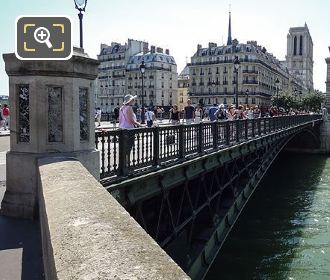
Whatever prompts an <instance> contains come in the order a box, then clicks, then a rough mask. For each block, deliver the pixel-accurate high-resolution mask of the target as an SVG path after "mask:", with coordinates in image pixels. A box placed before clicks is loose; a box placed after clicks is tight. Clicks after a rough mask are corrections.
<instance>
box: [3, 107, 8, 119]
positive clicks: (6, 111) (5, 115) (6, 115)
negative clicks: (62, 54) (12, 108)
mask: <svg viewBox="0 0 330 280" xmlns="http://www.w3.org/2000/svg"><path fill="white" fill-rule="evenodd" d="M2 115H3V116H4V117H8V116H9V109H8V108H7V107H5V108H3V109H2Z"/></svg>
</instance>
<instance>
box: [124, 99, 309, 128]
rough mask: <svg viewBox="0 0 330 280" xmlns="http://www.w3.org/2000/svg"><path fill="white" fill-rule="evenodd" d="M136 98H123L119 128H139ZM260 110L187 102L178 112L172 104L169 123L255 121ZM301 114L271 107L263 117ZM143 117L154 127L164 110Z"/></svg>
mask: <svg viewBox="0 0 330 280" xmlns="http://www.w3.org/2000/svg"><path fill="white" fill-rule="evenodd" d="M135 99H136V96H133V95H126V96H125V98H124V102H123V106H122V107H121V108H120V109H118V111H119V113H118V116H119V127H120V128H134V127H140V126H141V123H140V119H141V118H137V116H136V114H135V113H134V110H133V104H134V102H135ZM261 113H262V112H261V110H260V108H259V107H258V105H253V106H243V105H239V106H238V107H237V108H236V106H235V105H234V104H231V105H229V106H226V105H224V104H220V105H218V104H213V106H211V107H210V108H208V109H206V108H205V107H203V105H202V104H198V105H197V106H196V107H194V106H193V105H192V104H191V100H190V99H188V100H187V105H186V106H185V107H184V109H183V110H180V108H179V107H178V105H177V104H174V105H173V106H172V108H171V109H170V110H169V122H170V123H171V124H173V125H177V124H181V123H185V124H188V125H189V124H193V123H200V122H202V121H212V122H214V121H224V120H244V119H257V118H260V117H261ZM301 113H303V112H301V111H298V110H294V109H290V110H288V111H285V110H284V109H283V108H277V107H276V106H272V107H270V108H269V109H268V111H264V112H263V116H265V117H273V116H280V115H288V114H289V115H296V114H301ZM144 114H145V115H144V117H145V120H146V124H147V127H152V126H154V125H155V121H156V120H157V116H161V117H162V116H163V114H164V109H161V108H159V107H150V108H147V109H146V110H145V113H144Z"/></svg>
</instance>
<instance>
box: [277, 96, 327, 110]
mask: <svg viewBox="0 0 330 280" xmlns="http://www.w3.org/2000/svg"><path fill="white" fill-rule="evenodd" d="M324 102H325V95H324V94H323V93H322V92H320V91H313V92H311V93H304V94H301V93H298V94H297V95H296V96H294V95H292V94H290V93H288V92H283V91H282V92H280V93H279V96H278V99H277V97H276V96H274V97H273V105H274V106H279V107H283V108H284V109H286V110H288V109H290V108H293V109H305V110H309V111H317V110H319V109H321V105H322V103H324Z"/></svg>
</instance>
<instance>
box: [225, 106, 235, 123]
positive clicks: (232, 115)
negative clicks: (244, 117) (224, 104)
mask: <svg viewBox="0 0 330 280" xmlns="http://www.w3.org/2000/svg"><path fill="white" fill-rule="evenodd" d="M236 118H237V112H236V108H235V105H234V104H231V105H230V106H229V110H228V111H227V119H228V120H229V121H232V120H235V119H236Z"/></svg>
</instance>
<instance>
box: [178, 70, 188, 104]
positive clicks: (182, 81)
mask: <svg viewBox="0 0 330 280" xmlns="http://www.w3.org/2000/svg"><path fill="white" fill-rule="evenodd" d="M188 92H189V68H188V66H186V67H185V68H184V69H183V70H182V72H181V73H180V75H179V76H178V96H177V101H176V104H177V105H178V107H179V109H180V110H183V109H184V107H185V106H187V100H188Z"/></svg>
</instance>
